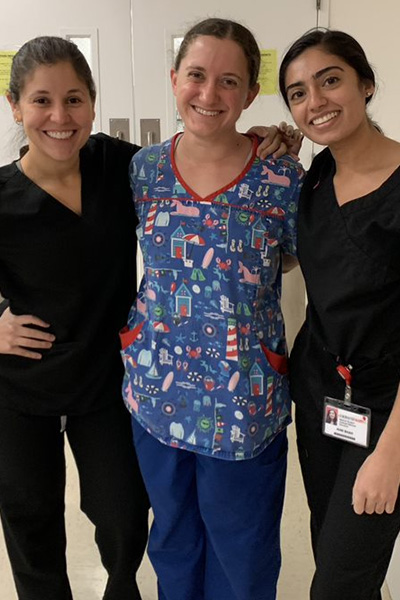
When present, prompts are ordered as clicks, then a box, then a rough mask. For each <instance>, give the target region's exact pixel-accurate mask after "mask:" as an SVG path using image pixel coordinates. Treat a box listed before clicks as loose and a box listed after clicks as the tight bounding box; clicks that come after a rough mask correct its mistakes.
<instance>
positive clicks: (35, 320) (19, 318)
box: [4, 308, 50, 328]
mask: <svg viewBox="0 0 400 600" xmlns="http://www.w3.org/2000/svg"><path fill="white" fill-rule="evenodd" d="M7 311H8V312H9V315H10V317H11V318H12V319H13V321H14V322H15V323H18V324H19V325H37V326H38V327H45V328H47V327H50V325H49V323H46V322H45V321H42V319H39V317H35V316H34V315H14V314H12V313H11V311H10V309H9V308H7V309H6V310H5V311H4V312H5V313H6V312H7Z"/></svg>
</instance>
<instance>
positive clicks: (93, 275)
mask: <svg viewBox="0 0 400 600" xmlns="http://www.w3.org/2000/svg"><path fill="white" fill-rule="evenodd" d="M138 149H139V147H138V146H133V145H132V144H128V143H126V142H121V141H119V140H115V139H113V138H110V137H108V136H106V135H104V134H98V135H95V136H91V137H90V139H89V141H88V142H87V144H86V145H85V147H84V148H83V149H82V150H81V153H80V168H81V174H82V215H81V216H79V215H77V214H76V213H74V212H73V211H71V210H70V209H68V208H67V207H65V206H64V205H63V204H61V203H60V202H58V201H57V200H56V199H55V198H53V197H52V196H51V195H49V194H48V193H46V192H45V191H44V190H42V189H41V188H40V187H38V186H37V185H36V184H35V183H33V182H32V181H31V180H30V179H28V178H27V177H26V176H25V175H24V174H23V173H21V172H20V171H19V170H18V168H17V166H16V164H15V163H11V164H10V165H7V166H5V167H2V168H0V291H1V294H2V295H3V297H5V298H7V299H8V301H9V305H10V309H11V311H12V312H13V313H15V314H32V315H35V316H37V317H39V318H41V319H43V320H44V321H46V322H47V323H49V324H50V328H49V331H50V332H52V333H54V334H55V336H56V341H55V343H54V345H53V347H52V348H51V349H50V350H48V351H45V352H43V358H42V359H41V360H40V361H35V360H31V359H27V358H22V357H19V356H12V355H0V406H2V407H6V408H12V409H16V410H19V411H23V412H26V413H30V414H39V415H60V414H68V415H71V414H82V413H85V412H89V411H91V410H96V409H98V408H101V407H102V406H105V405H107V404H110V403H111V402H115V401H118V402H121V391H120V390H121V380H122V373H123V370H122V362H121V359H120V355H119V339H118V332H119V330H120V329H121V328H122V327H123V325H124V324H125V321H126V318H127V314H128V311H129V307H130V306H131V304H132V301H133V299H134V295H135V290H136V261H135V255H136V237H135V230H136V217H135V213H134V207H133V202H132V193H131V190H130V186H129V178H128V167H129V163H130V160H131V157H132V156H133V154H134V153H135V152H136V151H137V150H138Z"/></svg>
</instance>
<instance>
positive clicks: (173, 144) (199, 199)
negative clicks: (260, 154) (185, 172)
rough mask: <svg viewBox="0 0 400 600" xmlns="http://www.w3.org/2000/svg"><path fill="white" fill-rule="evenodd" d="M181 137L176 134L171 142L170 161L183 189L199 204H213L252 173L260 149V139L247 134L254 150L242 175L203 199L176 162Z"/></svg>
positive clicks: (239, 174) (179, 134)
mask: <svg viewBox="0 0 400 600" xmlns="http://www.w3.org/2000/svg"><path fill="white" fill-rule="evenodd" d="M181 135H182V133H181V132H179V133H176V134H175V135H174V137H173V138H172V141H171V147H170V160H171V165H172V170H173V172H174V174H175V176H176V178H177V179H178V181H179V183H180V184H181V185H182V187H183V188H184V189H185V190H186V191H187V192H188V193H189V194H190V195H191V196H192V198H193V200H196V201H197V202H211V200H213V198H215V197H216V196H219V195H220V194H223V193H224V192H226V191H227V190H229V189H230V188H232V187H233V186H234V185H236V184H237V183H238V182H239V181H240V180H241V179H242V178H243V177H244V176H245V175H246V173H248V172H249V171H250V169H251V167H252V166H253V162H254V159H255V157H256V151H257V147H258V139H257V136H255V135H254V134H245V135H246V137H249V138H250V139H251V142H252V150H251V155H250V158H249V159H248V160H247V162H246V164H245V166H244V168H243V169H242V171H241V172H240V173H238V175H236V177H235V178H234V179H233V180H232V181H231V182H229V183H227V184H226V185H224V186H223V187H222V188H220V189H218V190H216V191H215V192H211V194H208V195H207V196H205V197H202V196H200V195H199V194H197V193H196V192H195V191H194V190H192V188H191V187H190V186H189V185H188V184H187V183H186V181H185V180H184V179H183V177H182V175H181V174H180V172H179V169H178V167H177V164H176V162H175V150H176V146H177V140H179V136H181Z"/></svg>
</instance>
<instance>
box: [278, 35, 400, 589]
mask: <svg viewBox="0 0 400 600" xmlns="http://www.w3.org/2000/svg"><path fill="white" fill-rule="evenodd" d="M280 88H281V92H282V94H283V97H284V99H285V101H286V104H287V105H288V107H289V108H290V111H291V113H292V116H293V118H294V121H295V122H296V124H297V126H298V127H299V128H300V129H301V131H302V132H303V133H304V135H305V136H307V137H308V138H310V139H311V140H313V141H314V142H316V143H318V144H321V145H324V146H327V148H326V149H325V150H323V151H322V152H321V153H320V154H318V156H317V157H316V158H315V159H314V161H313V163H312V165H311V169H310V171H309V173H308V175H307V177H306V181H305V184H304V187H303V190H302V194H301V200H300V205H299V220H298V257H299V261H300V265H301V268H302V271H303V274H304V277H305V281H306V286H307V294H308V308H307V316H306V322H305V324H304V326H303V328H302V329H301V331H300V333H299V335H298V337H297V340H296V342H295V345H294V349H293V352H292V355H291V361H290V377H291V392H292V397H293V399H294V401H295V403H296V421H297V435H298V446H299V455H300V461H301V467H302V472H303V477H304V482H305V488H306V493H307V498H308V503H309V507H310V510H311V530H312V543H313V550H314V557H315V562H316V572H315V575H314V579H313V582H312V587H311V599H312V600H378V599H379V598H381V594H380V589H381V586H382V584H383V582H384V578H385V575H386V571H387V568H388V565H389V561H390V557H391V554H392V551H393V546H394V543H395V540H396V537H397V535H398V533H399V530H400V503H399V500H398V490H399V482H400V394H399V391H398V389H399V379H400V243H399V241H400V168H399V165H400V144H398V143H397V142H395V141H394V140H391V139H389V138H387V137H386V136H384V135H383V134H382V133H381V132H380V131H379V130H378V129H377V128H376V126H374V124H373V123H372V122H371V120H370V119H369V117H368V115H367V112H366V105H367V104H368V103H369V101H370V100H371V98H372V96H373V94H374V91H375V77H374V73H373V71H372V69H371V67H370V65H369V64H368V61H367V59H366V57H365V53H364V51H363V50H362V48H361V47H360V45H359V44H358V43H357V42H356V40H354V39H353V38H352V37H351V36H349V35H347V34H345V33H342V32H337V31H322V30H315V31H312V32H309V33H307V34H305V35H304V36H302V37H301V38H300V39H298V40H297V41H296V42H295V43H294V44H293V45H292V46H291V48H290V49H289V50H288V52H287V54H286V56H285V57H284V59H283V62H282V66H281V69H280ZM328 406H331V407H333V408H335V409H336V410H337V411H338V420H337V424H336V425H334V424H327V423H326V422H325V421H326V414H327V407H328ZM335 438H336V439H335Z"/></svg>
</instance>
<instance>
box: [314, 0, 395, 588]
mask: <svg viewBox="0 0 400 600" xmlns="http://www.w3.org/2000/svg"><path fill="white" fill-rule="evenodd" d="M324 1H326V0H322V2H324ZM399 24H400V2H399V0H380V1H375V2H368V1H365V0H351V1H350V2H349V0H330V28H331V29H341V30H343V31H346V32H347V33H349V34H351V35H353V36H354V37H355V38H356V39H357V40H358V41H359V42H360V44H361V45H362V47H363V48H364V50H365V52H366V54H367V57H368V60H369V62H370V63H371V65H372V66H373V68H374V70H375V72H376V75H377V82H378V92H377V95H376V99H375V100H374V101H373V102H372V104H371V111H370V112H371V114H372V117H373V118H374V120H376V121H377V122H378V123H379V125H380V126H381V127H382V128H383V130H384V132H385V133H386V135H389V136H390V137H393V138H395V139H397V140H400V118H399V97H400V70H399V57H400V36H399ZM399 598H400V595H399Z"/></svg>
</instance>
